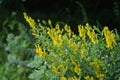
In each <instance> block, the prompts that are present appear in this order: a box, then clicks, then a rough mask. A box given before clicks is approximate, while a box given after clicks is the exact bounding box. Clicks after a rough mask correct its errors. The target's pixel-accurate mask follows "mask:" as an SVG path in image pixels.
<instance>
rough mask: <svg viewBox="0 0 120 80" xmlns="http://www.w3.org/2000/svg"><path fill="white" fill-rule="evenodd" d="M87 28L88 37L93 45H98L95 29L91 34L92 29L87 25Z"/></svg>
mask: <svg viewBox="0 0 120 80" xmlns="http://www.w3.org/2000/svg"><path fill="white" fill-rule="evenodd" d="M85 28H86V29H87V35H88V36H89V38H90V39H91V41H92V43H98V39H97V34H96V33H95V31H94V29H93V30H92V32H91V28H90V26H89V25H88V24H86V27H85Z"/></svg>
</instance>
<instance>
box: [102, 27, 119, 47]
mask: <svg viewBox="0 0 120 80" xmlns="http://www.w3.org/2000/svg"><path fill="white" fill-rule="evenodd" d="M103 32H104V35H105V39H106V44H107V45H106V47H107V48H110V49H112V48H113V47H115V46H116V45H117V43H116V40H115V35H114V33H112V32H110V30H109V29H108V27H107V26H105V27H104V29H103Z"/></svg>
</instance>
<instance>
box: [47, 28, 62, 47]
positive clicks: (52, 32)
mask: <svg viewBox="0 0 120 80" xmlns="http://www.w3.org/2000/svg"><path fill="white" fill-rule="evenodd" d="M58 28H59V27H56V29H57V30H56V29H54V28H51V29H50V28H47V30H48V32H47V33H48V35H49V36H50V38H51V39H52V41H53V44H54V45H56V46H61V45H62V35H61V34H60V31H58V30H59V29H58Z"/></svg>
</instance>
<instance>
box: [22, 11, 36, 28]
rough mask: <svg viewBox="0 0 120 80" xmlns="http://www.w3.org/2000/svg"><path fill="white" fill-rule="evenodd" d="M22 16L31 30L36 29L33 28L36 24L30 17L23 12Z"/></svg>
mask: <svg viewBox="0 0 120 80" xmlns="http://www.w3.org/2000/svg"><path fill="white" fill-rule="evenodd" d="M23 15H24V18H25V19H26V21H27V22H28V23H29V25H30V27H31V28H32V29H35V28H36V27H35V25H36V23H35V21H34V19H32V18H31V17H29V16H27V14H26V13H25V12H24V13H23Z"/></svg>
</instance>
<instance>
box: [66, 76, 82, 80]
mask: <svg viewBox="0 0 120 80" xmlns="http://www.w3.org/2000/svg"><path fill="white" fill-rule="evenodd" d="M68 80H80V79H79V78H77V77H76V76H74V77H69V78H68Z"/></svg>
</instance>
